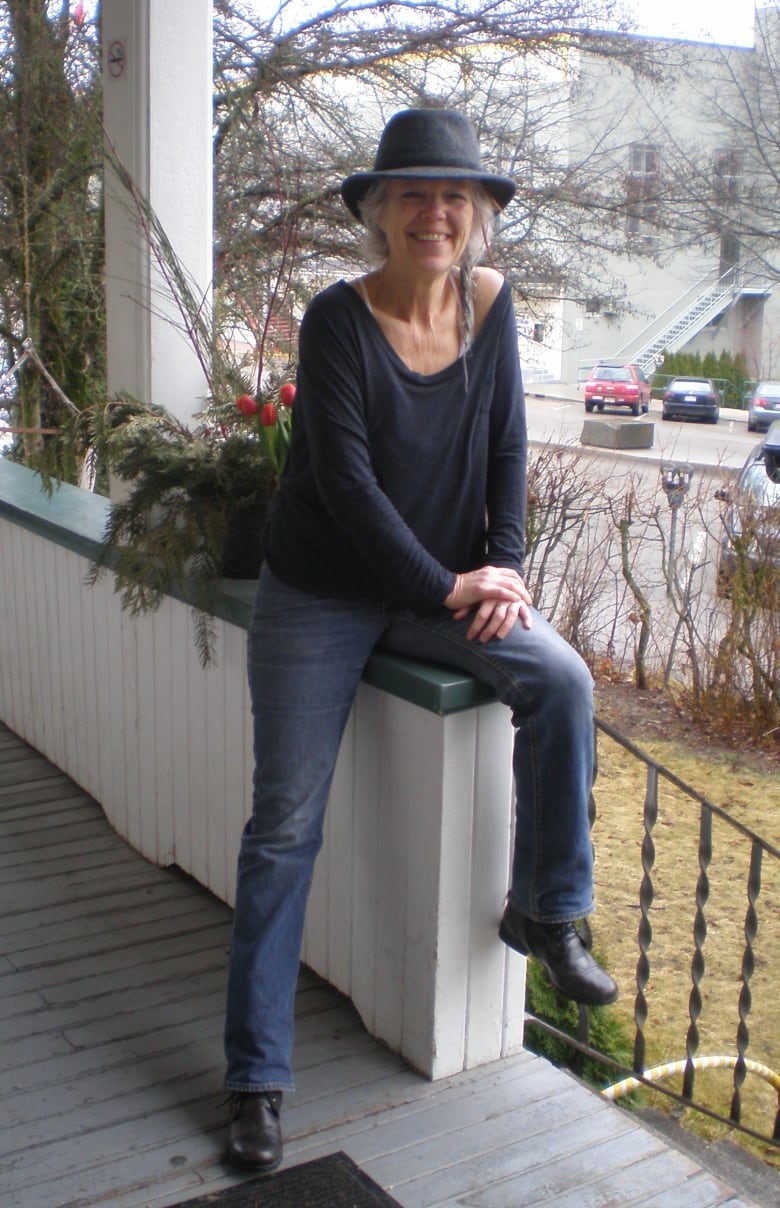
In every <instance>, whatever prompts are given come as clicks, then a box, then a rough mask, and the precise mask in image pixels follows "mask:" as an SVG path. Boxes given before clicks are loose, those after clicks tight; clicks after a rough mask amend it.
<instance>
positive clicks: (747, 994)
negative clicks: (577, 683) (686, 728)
mask: <svg viewBox="0 0 780 1208" xmlns="http://www.w3.org/2000/svg"><path fill="white" fill-rule="evenodd" d="M597 726H598V729H599V731H601V735H600V736H599V746H600V747H601V745H602V743H603V737H602V735H603V736H607V737H608V738H609V739H612V740H613V741H614V742H615V743H617V744H618V745H619V746H620V747H622V748H623V749H624V751H626V752H628V754H629V755H630V756H632V757H633V759H635V760H637V761H639V762H640V763H641V764H643V765H644V769H645V771H644V775H645V797H644V805H643V809H642V820H641V833H640V832H638V833H637V834H636V836H635V841H636V844H637V845H638V846H639V848H640V852H641V855H640V863H641V873H639V872H638V876H639V883H638V885H636V886H635V892H636V899H635V902H636V905H635V910H636V913H637V916H638V924H637V930H636V948H635V951H636V969H635V987H636V992H635V996H634V1002H633V1064H632V1066H631V1067H628V1066H626V1065H623V1064H621V1063H620V1062H619V1061H616V1060H615V1059H614V1058H613V1057H612V1056H610V1055H608V1054H605V1053H603V1052H599V1051H598V1049H596V1048H594V1047H593V1044H592V1043H591V1031H592V1029H591V1023H592V1018H591V1012H590V1011H589V1009H588V1008H586V1007H580V1008H579V1018H578V1028H577V1034H576V1036H569V1035H566V1034H565V1033H564V1032H562V1031H560V1030H559V1029H558V1028H556V1027H554V1026H553V1025H552V1024H551V1023H550V1022H548V1021H545V1020H541V1019H539V1018H537V1017H536V1016H535V1015H533V1014H531V1013H530V1012H528V1013H527V1014H526V1019H527V1022H528V1023H530V1024H533V1025H536V1026H538V1027H540V1028H542V1029H543V1031H545V1032H547V1033H549V1034H551V1035H553V1036H554V1037H556V1039H558V1040H559V1041H564V1042H565V1043H566V1044H568V1045H570V1046H571V1047H572V1048H573V1049H574V1050H577V1051H579V1052H580V1053H582V1054H586V1055H588V1056H589V1057H591V1058H596V1059H597V1060H598V1061H599V1063H600V1064H601V1065H602V1066H603V1067H605V1068H610V1069H613V1070H614V1071H615V1079H614V1080H612V1081H611V1082H610V1085H609V1086H607V1087H605V1088H604V1089H603V1091H602V1093H603V1094H604V1095H605V1096H606V1097H608V1098H612V1099H619V1098H621V1097H622V1096H623V1095H625V1094H627V1093H629V1092H631V1091H633V1090H635V1089H636V1088H638V1087H640V1086H645V1087H649V1088H652V1089H653V1090H654V1091H657V1092H659V1093H661V1094H663V1095H665V1096H667V1097H668V1098H671V1099H673V1100H676V1101H677V1102H678V1103H679V1104H681V1105H682V1106H684V1107H687V1108H693V1109H695V1110H696V1111H698V1112H700V1113H702V1114H703V1115H706V1116H708V1117H710V1118H712V1119H714V1120H718V1121H720V1122H721V1123H722V1124H725V1125H727V1126H728V1127H730V1128H736V1129H739V1130H740V1131H742V1132H744V1133H746V1134H749V1135H750V1136H752V1137H755V1138H758V1139H759V1140H761V1141H762V1142H766V1143H769V1144H771V1145H774V1146H780V1060H778V1056H777V1039H776V1037H777V1028H776V1027H774V1028H772V1027H768V1028H767V1031H766V1034H762V1035H760V1036H759V1037H758V1042H759V1044H763V1045H764V1047H765V1048H771V1047H772V1045H774V1046H775V1047H774V1050H773V1051H772V1053H770V1054H769V1059H767V1053H766V1052H764V1053H763V1054H762V1053H758V1054H753V1055H752V1056H750V1057H749V1056H748V1050H749V1047H750V1045H751V1039H752V1037H751V1031H750V1020H751V1010H752V1007H753V994H754V986H753V978H754V974H755V971H756V968H757V966H759V967H760V968H761V970H762V974H763V982H762V988H761V992H762V995H763V998H762V1004H761V1005H762V1006H767V998H768V996H771V993H772V991H771V986H772V985H773V984H774V982H773V977H774V974H773V970H775V969H776V963H777V960H778V958H780V928H779V927H778V909H777V905H778V902H779V901H780V850H778V848H777V847H775V846H774V844H772V843H771V842H770V841H769V840H767V839H764V838H762V837H761V836H760V835H759V834H757V833H756V832H755V831H754V830H753V829H751V828H750V827H749V826H746V825H745V824H744V823H742V822H740V821H739V820H738V819H736V818H735V817H733V816H732V815H731V814H730V813H729V812H727V811H726V810H725V809H723V808H722V807H720V806H718V805H716V804H715V803H714V802H713V801H710V800H709V799H708V798H707V797H705V796H704V795H703V794H701V793H699V792H697V791H696V790H695V789H693V788H692V787H691V786H690V785H688V784H686V783H685V782H684V781H683V780H682V779H681V778H680V777H679V776H677V775H676V774H675V773H674V772H672V771H671V770H670V769H669V768H667V767H665V766H664V765H663V764H661V763H659V762H658V761H657V760H656V759H654V758H652V756H650V755H648V754H647V753H646V752H644V751H642V750H641V749H640V748H639V747H638V746H636V745H635V744H634V743H632V742H631V741H630V740H629V739H627V738H625V737H624V736H623V735H622V734H620V733H619V732H618V731H617V730H616V729H614V728H613V727H612V726H611V725H609V724H608V723H607V722H605V721H603V720H601V719H598V721H597ZM659 783H661V784H663V785H664V786H665V789H668V788H669V786H673V789H674V790H675V795H674V802H675V806H674V808H675V809H676V810H677V811H678V812H677V813H672V816H670V811H671V807H670V806H669V805H668V804H665V803H664V801H663V800H662V798H663V797H664V796H668V794H665V793H664V794H659ZM680 795H682V801H683V802H684V803H685V807H684V808H685V811H686V815H687V818H686V820H687V823H688V825H690V824H691V823H693V822H694V821H695V823H696V827H697V829H698V838H697V841H696V863H697V867H696V868H695V869H694V868H691V870H690V886H691V893H690V908H689V912H688V918H689V923H690V926H689V929H688V930H687V934H688V936H689V940H688V942H687V951H683V950H682V946H681V948H680V950H678V951H675V953H674V960H673V962H672V963H671V966H670V965H669V964H668V962H667V967H665V963H664V961H663V959H659V960H658V961H655V960H654V955H653V928H654V922H655V908H656V902H657V894H656V879H657V876H656V833H657V828H658V827H661V828H662V831H667V834H668V833H669V832H668V830H667V828H669V827H674V825H675V823H676V822H677V821H678V820H679V817H680V806H679V802H680ZM767 807H768V808H770V803H769V802H767ZM592 811H593V817H592V820H591V821H592V822H593V821H594V820H595V803H594V802H593V801H592ZM714 822H718V823H720V824H722V827H723V828H724V829H721V828H720V827H719V828H718V836H717V842H716V836H715V831H714V827H713V823H714ZM624 842H625V843H626V845H627V848H628V841H627V840H624ZM666 843H667V846H669V840H668V839H667V841H666ZM673 847H674V851H675V859H680V858H684V853H683V851H681V850H680V848H679V846H678V843H677V842H675V844H674V845H673ZM713 860H717V868H718V876H717V878H712V877H711V872H712V865H713ZM658 876H659V877H660V879H661V881H662V884H665V885H667V886H668V868H665V867H662V868H661V869H660V871H659V873H658ZM737 879H741V882H742V885H743V890H744V899H743V907H742V915H741V916H740V918H739V920H735V919H734V918H733V912H732V916H731V918H730V922H731V923H732V924H733V925H734V927H735V928H736V930H737V932H738V934H737V936H736V937H733V938H732V941H731V942H729V941H728V938H727V936H726V934H725V932H726V931H727V930H728V928H726V927H724V925H723V919H724V910H725V909H726V906H725V905H724V902H723V892H724V891H725V889H726V887H727V883H728V884H730V885H731V886H733V885H734V884H735V883H737ZM763 883H766V885H767V892H766V898H767V901H766V909H765V910H764V912H763V916H762V917H760V915H759V906H760V902H761V892H762V884H763ZM621 892H623V893H625V892H626V890H625V884H623V886H622V889H621ZM606 896H608V891H607V890H606V889H605V890H604V892H603V895H602V897H606ZM660 899H661V900H660V901H659V905H660V908H661V910H662V911H663V913H662V914H661V915H659V925H658V926H657V928H656V930H657V934H658V936H659V938H660V939H661V940H662V939H663V934H664V930H668V928H669V927H670V924H671V918H670V913H671V911H670V902H669V896H668V889H666V890H664V891H663V892H662V893H661V895H660ZM772 903H774V910H773V909H772ZM600 905H601V909H602V910H603V909H604V908H605V902H604V901H603V900H602V901H601V903H600ZM606 907H607V909H610V910H611V909H616V910H617V909H619V905H616V904H614V903H606ZM683 913H684V912H683ZM598 917H599V916H598V915H597V916H596V918H598ZM677 922H680V920H677ZM740 922H741V926H737V924H738V923H740ZM710 926H712V930H713V931H714V933H715V943H716V945H717V947H716V948H715V949H714V951H713V953H712V957H711V958H708V956H707V945H706V940H707V935H708V929H709V928H710ZM773 945H774V946H773ZM726 948H727V950H726ZM715 956H717V958H718V961H719V962H723V961H724V960H727V961H728V967H729V969H732V970H733V978H732V985H733V998H732V999H731V1000H730V1001H725V1000H724V999H723V997H720V998H718V999H714V998H713V996H712V994H711V993H710V992H709V990H708V983H707V977H706V975H707V968H708V965H707V961H708V959H714V958H715ZM605 962H606V964H607V965H608V967H610V969H611V971H612V972H613V973H615V974H617V975H618V976H619V971H618V970H616V969H615V968H614V966H613V963H612V962H610V960H609V953H608V952H607V953H606V956H605ZM686 965H687V967H688V980H689V987H688V992H687V1016H688V1018H687V1024H686V1025H685V1026H684V1034H682V1029H681V1034H680V1036H679V1038H678V1039H677V1040H675V1041H673V1042H672V1044H673V1050H672V1051H671V1052H670V1053H669V1054H668V1055H667V1056H668V1058H671V1059H667V1057H664V1059H663V1060H662V1061H659V1062H657V1063H652V1064H651V1065H649V1066H648V1062H647V1052H648V1038H647V1024H648V1018H649V1017H650V1016H651V1013H652V1014H653V1016H654V1024H653V1028H654V1029H656V1028H657V1027H658V1015H659V1012H663V1004H664V1002H666V1001H667V995H668V991H669V988H670V984H671V985H673V986H674V988H675V990H676V991H677V994H678V998H679V997H680V995H681V996H682V997H683V999H684V997H685V988H684V985H682V982H681V979H684V976H685V974H684V972H683V970H684V968H685V966H686ZM670 979H672V980H671V981H670ZM619 980H623V979H621V978H620V976H619ZM621 988H622V992H623V998H624V999H625V997H626V996H627V994H628V993H629V986H628V985H627V984H625V982H623V984H622V986H621ZM705 1007H706V1023H707V1027H706V1032H707V1033H708V1034H709V1033H710V1032H712V1031H713V1030H715V1031H718V1032H719V1034H720V1035H722V1034H723V1032H724V1026H725V1030H726V1031H728V1028H729V1026H730V1027H731V1031H730V1035H732V1037H733V1040H732V1041H731V1042H730V1043H728V1044H723V1043H722V1042H721V1043H720V1044H719V1045H718V1048H719V1050H721V1049H725V1050H727V1051H717V1052H714V1053H713V1052H704V1053H701V1052H700V1047H701V1036H700V1029H701V1027H702V1013H703V1011H704V1010H705ZM616 1009H617V1008H616V1007H608V1008H606V1010H608V1011H615V1010H616ZM768 1011H769V1013H770V1014H771V1015H773V1016H774V1019H775V1023H776V1020H777V999H776V997H775V998H774V1001H772V1000H771V998H770V1001H769V1003H768ZM729 1020H730V1021H731V1024H730V1025H729V1023H728V1021H729ZM715 1021H717V1026H715ZM680 1022H682V1021H680ZM664 1026H665V1032H664V1044H665V1045H668V1044H669V1043H670V1042H669V1020H668V1019H667V1020H666V1021H665V1025H664ZM672 1030H673V1029H672ZM656 1044H657V1042H656ZM773 1065H774V1067H775V1068H772V1067H773ZM711 1069H720V1070H724V1069H725V1070H728V1071H729V1072H730V1077H731V1083H732V1087H731V1092H730V1103H729V1106H728V1110H727V1111H724V1110H723V1108H722V1106H721V1107H718V1106H717V1104H716V1100H717V1099H720V1101H721V1103H722V1102H723V1099H724V1092H723V1088H722V1085H721V1086H720V1087H719V1090H718V1093H717V1094H716V1093H715V1090H714V1088H713V1086H712V1085H711V1084H710V1083H709V1082H708V1084H707V1086H706V1087H705V1088H701V1089H700V1083H701V1080H700V1078H699V1077H698V1075H699V1074H700V1072H701V1071H702V1070H711ZM748 1075H750V1090H751V1094H752V1092H753V1088H754V1087H756V1088H758V1087H760V1088H762V1089H761V1090H757V1092H756V1094H755V1095H753V1097H752V1100H751V1113H750V1114H751V1119H752V1123H746V1122H745V1119H744V1114H745V1096H746V1091H747V1088H748ZM675 1079H676V1080H677V1081H678V1083H679V1089H677V1090H675V1089H673V1087H672V1086H671V1085H669V1083H670V1082H672V1081H673V1080H675ZM767 1086H769V1087H770V1092H769V1094H770V1105H769V1107H768V1108H767V1106H766V1103H765V1102H761V1101H760V1100H761V1096H762V1094H763V1096H766V1087H767ZM765 1111H768V1113H769V1115H770V1119H769V1122H768V1124H767V1127H766V1128H763V1126H758V1127H757V1126H756V1120H755V1119H754V1117H755V1116H756V1113H758V1118H759V1120H761V1119H763V1118H764V1112H765Z"/></svg>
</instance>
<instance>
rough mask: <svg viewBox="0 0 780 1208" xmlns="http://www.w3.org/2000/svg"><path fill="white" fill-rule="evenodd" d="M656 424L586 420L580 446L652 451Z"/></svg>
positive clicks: (643, 421)
mask: <svg viewBox="0 0 780 1208" xmlns="http://www.w3.org/2000/svg"><path fill="white" fill-rule="evenodd" d="M654 439H655V424H654V423H651V422H650V421H649V420H639V421H638V422H637V421H632V420H622V421H621V420H605V419H586V420H585V422H584V424H583V425H582V434H581V436H580V444H582V445H595V446H596V447H597V448H599V449H652V447H653V440H654Z"/></svg>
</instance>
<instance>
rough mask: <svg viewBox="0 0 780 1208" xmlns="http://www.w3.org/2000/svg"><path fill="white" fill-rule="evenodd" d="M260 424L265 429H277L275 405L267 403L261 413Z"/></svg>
mask: <svg viewBox="0 0 780 1208" xmlns="http://www.w3.org/2000/svg"><path fill="white" fill-rule="evenodd" d="M260 423H261V424H262V425H263V427H264V428H274V427H276V407H275V406H274V404H273V403H266V404H265V406H264V407H263V410H262V411H261V412H260Z"/></svg>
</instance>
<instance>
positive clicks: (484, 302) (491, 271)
mask: <svg viewBox="0 0 780 1208" xmlns="http://www.w3.org/2000/svg"><path fill="white" fill-rule="evenodd" d="M503 284H504V278H503V275H502V274H501V273H499V272H498V270H497V269H495V268H489V267H487V266H485V265H480V266H479V268H476V269H475V270H474V318H475V321H476V327H477V331H479V328H480V327H481V325H482V322H483V320H484V318H485V316H486V315H487V313H488V311H489V310H490V308H491V306H492V305H493V303H494V302H495V300H496V298H497V297H498V295H499V293H500V292H501V286H502V285H503Z"/></svg>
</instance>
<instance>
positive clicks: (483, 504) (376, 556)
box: [265, 281, 526, 614]
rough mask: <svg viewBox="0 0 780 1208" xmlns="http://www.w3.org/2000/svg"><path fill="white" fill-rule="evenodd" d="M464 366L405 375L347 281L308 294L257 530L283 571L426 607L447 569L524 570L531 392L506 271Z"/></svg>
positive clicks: (311, 586) (330, 588)
mask: <svg viewBox="0 0 780 1208" xmlns="http://www.w3.org/2000/svg"><path fill="white" fill-rule="evenodd" d="M467 370H468V373H467V375H466V373H464V365H463V361H462V360H458V361H457V362H455V363H454V364H453V365H451V366H449V367H448V368H446V369H444V370H442V371H441V372H439V373H434V374H430V375H423V374H419V373H413V372H412V371H411V370H410V369H408V368H407V367H406V365H405V364H404V363H403V361H402V360H401V359H400V357H399V356H398V355H397V353H396V352H395V351H394V349H393V348H392V346H391V345H390V343H389V342H388V340H387V339H386V338H385V336H384V334H383V332H382V330H381V328H380V327H379V325H378V323H377V322H376V320H375V319H374V317H373V316H372V314H371V313H370V311H369V310H368V307H367V306H366V304H365V302H364V301H363V300H362V299H361V298H360V296H359V295H358V294H357V293H356V291H355V290H354V289H353V288H352V287H351V286H349V285H347V284H346V283H345V282H343V281H342V282H339V283H338V284H336V285H332V286H330V287H329V288H328V289H326V290H324V291H323V292H322V293H320V294H318V295H317V297H315V298H314V300H313V301H312V302H311V304H310V305H309V307H308V309H307V311H306V314H305V316H304V319H303V323H302V325H301V332H300V346H299V363H298V391H297V394H296V398H295V404H294V407H293V432H292V443H291V447H290V451H289V454H288V459H287V464H286V466H285V470H284V472H283V474H282V477H281V480H280V483H279V489H278V491H277V492H276V495H275V497H274V500H273V504H272V508H271V514H270V518H269V523H268V526H267V529H266V535H265V557H266V559H267V562H268V565H269V567H270V569H271V570H272V571H273V573H274V574H275V575H276V576H277V577H278V578H280V579H282V580H283V581H284V582H286V583H289V584H290V585H291V586H293V587H297V588H299V589H301V590H303V591H307V592H310V593H312V594H313V595H318V596H334V597H336V598H341V599H354V600H383V601H386V602H387V603H389V604H392V605H401V606H404V607H408V608H410V609H412V610H413V611H415V612H417V613H419V614H425V613H430V612H433V611H434V610H435V609H436V608H438V607H440V606H441V605H442V603H443V602H444V600H445V599H446V597H447V596H448V595H449V593H450V591H451V590H452V588H453V586H454V583H455V573H456V572H463V571H469V570H474V569H476V568H477V567H479V566H483V565H486V564H491V565H494V566H511V567H514V568H515V569H516V570H517V571H522V566H523V554H524V527H525V504H526V427H525V402H524V398H523V387H522V378H521V373H520V364H519V359H518V352H517V335H516V326H515V318H514V311H513V307H512V298H511V291H510V289H509V286H508V285H507V284H506V283H504V285H503V286H502V288H501V290H500V293H499V294H498V296H497V298H496V299H495V301H494V302H493V305H492V307H491V309H490V311H489V313H488V315H487V317H486V319H485V321H484V323H483V325H482V328H481V330H480V332H479V335H478V336H477V337H476V339H475V340H474V343H473V345H472V347H471V349H470V350H469V352H468V354H467Z"/></svg>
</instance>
